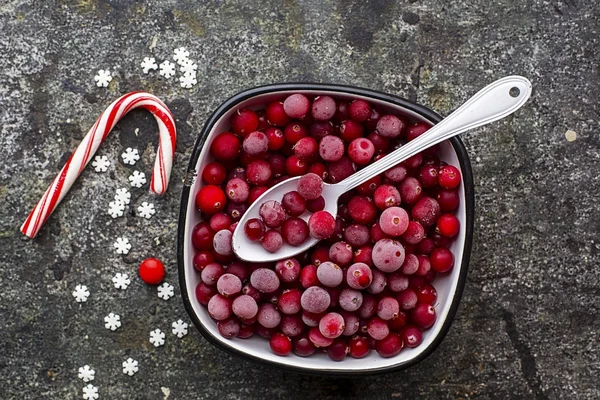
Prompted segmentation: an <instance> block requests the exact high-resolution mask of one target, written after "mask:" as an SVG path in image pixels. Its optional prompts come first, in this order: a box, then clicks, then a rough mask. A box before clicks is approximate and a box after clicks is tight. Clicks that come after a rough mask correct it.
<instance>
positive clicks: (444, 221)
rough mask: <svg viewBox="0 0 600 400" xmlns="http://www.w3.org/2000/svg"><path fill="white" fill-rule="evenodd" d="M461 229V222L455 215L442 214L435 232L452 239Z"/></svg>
mask: <svg viewBox="0 0 600 400" xmlns="http://www.w3.org/2000/svg"><path fill="white" fill-rule="evenodd" d="M459 229H460V222H458V218H456V216H455V215H454V214H442V215H440V217H439V218H438V220H437V226H436V228H435V231H436V232H437V233H439V234H440V235H442V236H445V237H448V238H451V237H454V236H456V234H457V233H458V231H459Z"/></svg>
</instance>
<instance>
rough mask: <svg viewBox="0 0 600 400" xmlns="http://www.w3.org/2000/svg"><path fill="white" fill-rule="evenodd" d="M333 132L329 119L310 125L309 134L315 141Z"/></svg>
mask: <svg viewBox="0 0 600 400" xmlns="http://www.w3.org/2000/svg"><path fill="white" fill-rule="evenodd" d="M332 133H333V125H332V124H331V122H329V121H317V122H315V123H314V124H312V125H311V126H310V136H311V137H313V138H314V139H315V140H316V141H317V142H318V141H320V140H321V139H323V138H324V137H325V136H327V135H331V134H332Z"/></svg>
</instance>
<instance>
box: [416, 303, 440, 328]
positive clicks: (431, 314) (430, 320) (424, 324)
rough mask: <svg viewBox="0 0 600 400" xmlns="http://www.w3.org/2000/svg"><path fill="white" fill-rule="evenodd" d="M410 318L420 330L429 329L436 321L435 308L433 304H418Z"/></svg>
mask: <svg viewBox="0 0 600 400" xmlns="http://www.w3.org/2000/svg"><path fill="white" fill-rule="evenodd" d="M410 318H411V319H412V321H413V322H414V323H415V325H417V326H418V327H419V328H422V329H429V328H431V327H432V326H433V324H434V323H435V320H436V314H435V308H434V307H433V306H432V305H431V304H425V303H417V305H416V306H415V308H414V309H413V310H412V311H411V313H410Z"/></svg>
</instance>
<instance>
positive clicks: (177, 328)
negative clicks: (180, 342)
mask: <svg viewBox="0 0 600 400" xmlns="http://www.w3.org/2000/svg"><path fill="white" fill-rule="evenodd" d="M172 326H173V335H176V336H177V337H178V338H182V337H184V336H185V335H187V334H188V324H186V323H185V322H183V321H182V320H177V321H175V322H173V324H172Z"/></svg>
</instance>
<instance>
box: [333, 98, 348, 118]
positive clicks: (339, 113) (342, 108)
mask: <svg viewBox="0 0 600 400" xmlns="http://www.w3.org/2000/svg"><path fill="white" fill-rule="evenodd" d="M349 118H350V105H349V104H348V103H346V102H344V101H339V102H338V103H337V107H336V110H335V114H334V116H333V120H334V121H335V122H342V121H345V120H347V119H349Z"/></svg>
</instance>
